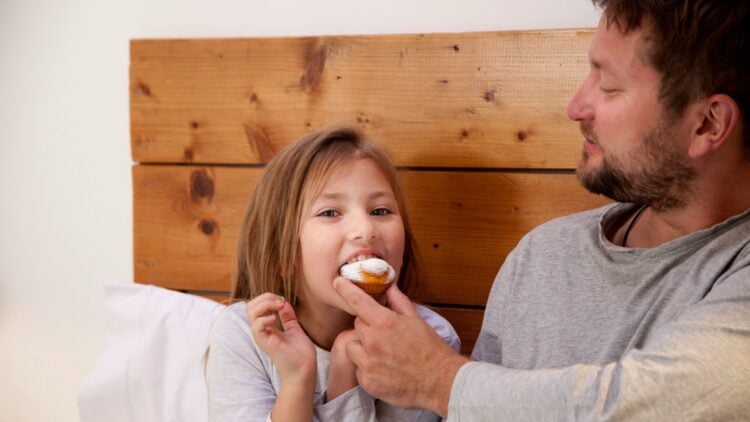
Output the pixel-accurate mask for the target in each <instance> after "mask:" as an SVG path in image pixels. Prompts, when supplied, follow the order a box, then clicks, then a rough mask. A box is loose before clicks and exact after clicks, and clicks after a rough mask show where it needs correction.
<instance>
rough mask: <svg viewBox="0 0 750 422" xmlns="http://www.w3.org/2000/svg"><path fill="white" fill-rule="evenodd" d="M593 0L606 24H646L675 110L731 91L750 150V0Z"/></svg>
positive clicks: (651, 56)
mask: <svg viewBox="0 0 750 422" xmlns="http://www.w3.org/2000/svg"><path fill="white" fill-rule="evenodd" d="M592 1H593V3H594V5H595V6H597V7H600V8H602V9H604V16H605V19H606V20H607V25H612V24H614V25H617V26H618V27H619V29H620V30H621V31H622V32H623V33H628V32H629V31H631V30H633V29H638V28H643V29H645V31H644V40H645V41H646V43H645V46H644V47H645V56H646V58H647V60H649V61H650V64H651V65H652V66H653V67H654V68H655V69H656V70H657V71H658V72H659V73H660V74H661V84H660V88H659V99H660V101H661V103H662V105H663V106H664V108H665V110H666V111H667V112H668V113H669V114H670V115H671V116H673V117H675V116H679V115H681V114H682V112H683V111H684V109H685V107H686V106H687V105H688V104H690V103H691V102H692V101H694V100H697V99H699V98H701V97H705V96H708V95H712V94H719V93H721V94H726V95H729V96H730V97H732V98H733V99H734V100H735V101H736V102H737V104H738V106H739V108H740V110H741V111H742V119H743V131H744V133H743V136H744V143H745V148H746V150H750V133H748V132H750V129H748V114H749V113H750V46H749V45H748V44H749V40H748V38H750V17H749V16H748V15H750V0H592Z"/></svg>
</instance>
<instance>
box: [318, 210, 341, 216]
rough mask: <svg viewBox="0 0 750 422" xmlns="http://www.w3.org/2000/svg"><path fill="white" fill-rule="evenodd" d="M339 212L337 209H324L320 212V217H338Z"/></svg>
mask: <svg viewBox="0 0 750 422" xmlns="http://www.w3.org/2000/svg"><path fill="white" fill-rule="evenodd" d="M338 214H339V213H338V211H336V210H324V211H321V212H320V213H318V217H336V216H337V215H338Z"/></svg>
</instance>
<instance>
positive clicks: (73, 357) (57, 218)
mask: <svg viewBox="0 0 750 422" xmlns="http://www.w3.org/2000/svg"><path fill="white" fill-rule="evenodd" d="M597 16H598V13H597V12H596V11H595V10H594V8H593V6H592V5H591V3H590V2H589V1H588V0H571V1H564V2H562V1H559V0H527V1H512V0H449V1H448V0H446V1H440V0H412V1H409V0H379V1H368V2H362V1H353V0H319V1H304V0H267V1H261V0H245V1H239V0H234V1H232V0H215V1H197V0H162V1H149V0H128V1H113V0H100V1H89V2H86V1H84V0H0V60H1V61H2V62H1V65H0V364H2V367H3V369H2V371H0V372H2V376H0V420H3V421H52V420H54V421H63V422H64V421H75V420H78V411H77V408H76V390H77V388H78V385H79V384H80V382H81V381H82V380H83V378H84V377H85V375H86V373H87V372H88V371H89V370H90V369H91V367H92V365H93V364H94V362H95V360H96V358H97V356H98V354H99V352H100V351H101V350H102V345H103V338H104V317H105V309H104V306H103V304H102V300H101V299H102V296H101V284H102V283H103V282H107V281H118V282H123V283H124V282H130V281H131V280H132V277H133V271H132V264H131V263H132V239H131V230H132V223H131V218H132V213H131V196H132V191H131V183H130V166H131V159H130V150H129V135H128V130H129V126H128V125H129V123H128V54H129V53H128V40H129V39H130V38H149V37H244V36H277V35H278V36H280V35H314V34H364V33H404V32H453V31H480V30H504V29H537V28H571V27H590V26H594V25H595V24H596V20H597Z"/></svg>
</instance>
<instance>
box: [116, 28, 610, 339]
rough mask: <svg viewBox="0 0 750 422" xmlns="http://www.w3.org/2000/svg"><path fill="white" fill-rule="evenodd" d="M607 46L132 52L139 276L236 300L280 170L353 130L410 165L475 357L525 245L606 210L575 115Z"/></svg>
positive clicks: (414, 193) (135, 45) (446, 299)
mask: <svg viewBox="0 0 750 422" xmlns="http://www.w3.org/2000/svg"><path fill="white" fill-rule="evenodd" d="M591 35H592V31H591V30H550V31H523V32H483V33H460V34H415V35H385V36H333V37H299V38H247V39H190V40H134V41H132V42H131V46H130V47H131V69H130V113H131V148H132V156H133V160H134V161H136V162H137V163H136V164H135V165H134V166H133V191H134V245H135V246H134V247H135V250H134V265H135V279H136V282H139V283H151V284H156V285H160V286H163V287H167V288H171V289H177V290H180V291H185V292H189V293H194V294H199V295H203V296H208V297H211V298H214V299H221V298H223V297H226V295H227V294H228V291H229V289H230V284H231V273H232V270H233V260H234V253H235V245H236V242H237V235H238V227H239V222H240V219H241V218H242V215H243V212H244V208H245V205H246V203H247V200H248V198H249V194H250V192H251V191H252V189H253V187H254V185H255V183H256V181H257V180H258V177H259V176H260V174H261V172H262V171H263V165H264V163H266V162H268V160H269V159H270V158H271V157H272V156H273V155H274V154H275V153H276V152H278V151H279V150H280V149H281V148H282V147H284V146H285V145H287V144H288V143H290V142H292V141H294V140H295V139H297V138H299V137H301V136H302V135H303V134H305V133H307V132H309V131H311V130H314V129H317V128H320V127H322V126H326V125H329V124H334V123H348V124H351V125H355V126H357V127H359V128H361V129H362V130H363V131H364V132H365V134H366V135H367V136H368V137H371V138H373V139H375V140H377V141H378V142H379V143H381V144H382V145H383V146H384V147H385V149H386V150H387V151H388V153H389V154H390V156H391V157H392V158H393V160H394V162H395V163H396V165H397V166H398V167H399V170H400V175H401V178H402V181H403V184H404V187H405V190H406V193H407V196H408V198H407V202H408V207H409V211H410V214H411V217H412V224H413V227H414V231H415V234H416V237H417V240H418V246H419V248H420V250H421V253H422V256H423V258H424V263H425V269H426V278H425V279H424V280H422V281H421V287H420V289H419V291H418V292H417V295H416V297H415V298H414V299H415V300H416V301H419V302H422V303H426V304H429V305H431V306H432V307H433V308H434V309H436V310H437V311H438V312H440V313H441V314H443V315H444V316H445V317H447V318H448V319H449V320H450V321H451V322H452V323H453V325H454V326H455V327H456V329H457V331H458V333H459V335H460V336H461V338H462V340H463V345H464V352H467V353H468V352H469V351H471V348H472V347H473V344H474V341H475V339H476V336H477V333H478V331H479V328H480V325H481V319H482V313H483V309H484V304H485V301H486V299H487V295H488V293H489V289H490V286H491V285H492V281H493V279H494V277H495V274H496V273H497V271H498V269H499V268H500V265H501V264H502V262H503V260H504V259H505V257H506V255H507V254H508V252H509V251H510V250H511V249H512V248H513V247H514V246H515V244H516V243H517V242H518V240H519V239H520V238H521V237H522V236H523V235H524V234H525V233H526V232H528V231H529V230H531V229H532V228H533V227H534V226H536V225H538V224H540V223H542V222H544V221H546V220H549V219H551V218H554V217H556V216H560V215H564V214H569V213H573V212H576V211H581V210H584V209H588V208H593V207H596V206H599V205H602V204H604V203H605V202H606V201H605V200H604V199H602V198H599V197H595V196H593V195H591V194H589V193H587V192H586V191H585V190H584V189H583V188H581V187H580V186H579V184H578V181H577V180H576V177H575V175H574V172H573V169H574V168H575V165H576V163H577V161H578V159H579V157H580V150H581V142H582V137H581V135H580V132H579V130H578V127H577V125H576V124H575V123H573V122H571V121H569V120H568V118H567V116H566V112H565V107H566V104H567V102H568V99H569V98H570V97H571V96H572V95H573V94H574V92H575V90H576V89H577V87H578V85H579V84H580V82H581V81H582V79H583V77H584V76H585V74H586V72H587V70H588V61H587V55H586V51H587V49H588V45H589V42H590V39H591Z"/></svg>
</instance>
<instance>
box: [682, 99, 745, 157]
mask: <svg viewBox="0 0 750 422" xmlns="http://www.w3.org/2000/svg"><path fill="white" fill-rule="evenodd" d="M740 115H741V114H740V108H739V107H738V106H737V103H736V102H735V101H734V100H733V99H732V97H730V96H728V95H725V94H714V95H711V96H709V97H707V98H706V99H704V100H702V101H700V102H699V103H698V109H697V110H696V117H697V118H696V123H695V125H694V129H693V132H692V133H691V137H692V139H691V142H690V147H689V149H688V155H689V156H690V158H700V157H703V156H705V155H707V154H710V153H712V152H714V151H716V150H717V149H719V148H721V147H722V146H723V145H724V144H726V143H727V142H728V141H729V140H731V139H732V137H733V136H732V135H733V134H734V132H735V129H736V127H737V124H738V121H739V118H740Z"/></svg>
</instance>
